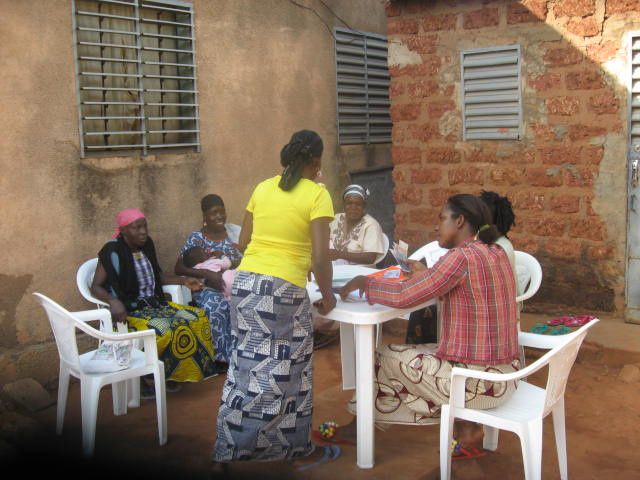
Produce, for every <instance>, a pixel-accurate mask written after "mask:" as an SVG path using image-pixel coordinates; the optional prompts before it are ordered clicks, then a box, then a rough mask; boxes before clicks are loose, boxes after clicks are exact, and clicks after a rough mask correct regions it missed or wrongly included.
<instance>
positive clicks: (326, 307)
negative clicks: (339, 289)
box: [313, 295, 336, 315]
mask: <svg viewBox="0 0 640 480" xmlns="http://www.w3.org/2000/svg"><path fill="white" fill-rule="evenodd" d="M313 306H314V307H316V309H317V310H318V313H319V314H320V315H326V314H327V313H329V312H330V311H331V310H333V309H334V308H335V306H336V297H334V296H333V295H331V296H330V297H327V298H325V297H322V298H321V299H320V300H316V301H315V302H313Z"/></svg>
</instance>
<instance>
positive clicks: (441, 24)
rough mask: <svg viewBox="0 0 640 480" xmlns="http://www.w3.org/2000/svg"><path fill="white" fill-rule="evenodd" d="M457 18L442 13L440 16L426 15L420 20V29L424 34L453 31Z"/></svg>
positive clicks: (450, 14)
mask: <svg viewBox="0 0 640 480" xmlns="http://www.w3.org/2000/svg"><path fill="white" fill-rule="evenodd" d="M457 19H458V16H457V15H456V14H455V13H443V14H441V15H426V16H425V17H423V19H422V29H423V30H424V31H425V32H435V31H438V30H455V28H456V22H457Z"/></svg>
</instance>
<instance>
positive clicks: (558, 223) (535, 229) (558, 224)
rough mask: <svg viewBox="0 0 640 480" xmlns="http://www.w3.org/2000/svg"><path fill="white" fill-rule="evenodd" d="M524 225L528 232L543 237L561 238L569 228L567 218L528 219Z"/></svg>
mask: <svg viewBox="0 0 640 480" xmlns="http://www.w3.org/2000/svg"><path fill="white" fill-rule="evenodd" d="M523 223H524V229H525V231H526V232H528V233H530V234H533V235H540V236H542V237H561V236H562V235H564V232H565V230H566V226H567V221H566V220H565V218H563V217H555V216H554V217H538V218H528V219H526V220H525V221H524V222H523Z"/></svg>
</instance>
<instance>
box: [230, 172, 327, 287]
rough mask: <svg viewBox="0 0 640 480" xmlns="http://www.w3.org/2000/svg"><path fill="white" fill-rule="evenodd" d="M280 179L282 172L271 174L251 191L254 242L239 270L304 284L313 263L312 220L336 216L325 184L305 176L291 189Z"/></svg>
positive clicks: (248, 207) (252, 239)
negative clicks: (279, 183) (284, 186)
mask: <svg viewBox="0 0 640 480" xmlns="http://www.w3.org/2000/svg"><path fill="white" fill-rule="evenodd" d="M278 182H280V176H279V175H278V176H276V177H273V178H269V179H267V180H265V181H263V182H261V183H259V184H258V186H257V187H256V188H255V190H254V191H253V194H252V195H251V199H250V200H249V203H248V205H247V211H248V212H251V213H252V214H253V230H252V233H251V242H250V243H249V245H248V246H247V249H246V250H245V252H244V258H243V259H242V263H240V266H238V270H245V271H247V272H254V273H260V274H262V275H273V276H274V277H277V278H282V279H283V280H286V281H287V282H291V283H293V284H294V285H297V286H298V287H300V288H305V286H306V285H307V274H308V273H309V269H310V267H311V232H310V225H311V221H312V220H315V219H317V218H330V219H333V204H332V202H331V196H330V195H329V192H328V191H327V189H326V188H325V187H324V186H322V185H319V184H317V183H315V182H312V181H311V180H307V179H305V178H303V179H301V180H300V181H299V182H298V183H297V184H296V186H295V187H293V188H292V189H291V190H289V191H284V190H282V189H281V188H280V187H279V186H278Z"/></svg>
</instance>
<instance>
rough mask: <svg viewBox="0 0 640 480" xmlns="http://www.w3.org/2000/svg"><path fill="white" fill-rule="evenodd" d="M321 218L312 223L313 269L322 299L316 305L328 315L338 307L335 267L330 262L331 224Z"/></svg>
mask: <svg viewBox="0 0 640 480" xmlns="http://www.w3.org/2000/svg"><path fill="white" fill-rule="evenodd" d="M330 220H331V219H329V218H325V217H321V218H316V219H315V220H312V221H311V246H312V258H311V263H312V269H313V273H314V275H315V277H316V282H317V283H318V287H320V293H321V294H322V299H321V300H318V301H317V302H315V303H314V305H315V306H316V308H317V309H318V312H319V313H320V314H321V315H326V314H327V313H329V312H330V311H331V310H333V308H334V307H335V306H336V297H335V296H334V295H333V291H332V290H331V280H332V277H333V267H332V266H331V261H330V260H329V222H330Z"/></svg>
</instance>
